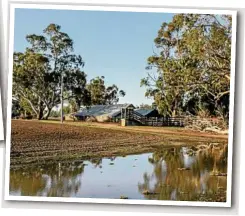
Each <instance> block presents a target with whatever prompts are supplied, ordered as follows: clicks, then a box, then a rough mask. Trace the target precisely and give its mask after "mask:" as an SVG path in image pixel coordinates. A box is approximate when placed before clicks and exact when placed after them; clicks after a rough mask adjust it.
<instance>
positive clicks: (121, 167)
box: [10, 147, 227, 202]
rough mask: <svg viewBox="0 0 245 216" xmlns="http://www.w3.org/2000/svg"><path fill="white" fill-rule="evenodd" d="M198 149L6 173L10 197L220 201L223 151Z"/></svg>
mask: <svg viewBox="0 0 245 216" xmlns="http://www.w3.org/2000/svg"><path fill="white" fill-rule="evenodd" d="M203 148H204V147H203ZM203 148H201V147H200V148H198V149H196V148H191V147H178V148H176V147H169V148H162V149H159V150H158V151H157V152H153V153H147V154H140V155H128V156H125V157H114V158H102V159H94V160H91V161H76V162H74V161H73V162H66V163H56V164H52V165H49V166H44V167H40V166H34V167H33V168H29V169H28V170H17V171H11V174H10V194H11V195H21V196H51V197H81V198H116V199H119V198H120V197H121V198H122V196H124V197H127V198H128V199H153V200H187V201H211V202H212V201H216V202H225V201H226V184H227V178H226V175H225V174H226V167H227V151H226V150H225V149H224V148H221V149H218V150H217V148H216V152H215V151H214V150H213V149H212V151H211V150H207V149H203Z"/></svg>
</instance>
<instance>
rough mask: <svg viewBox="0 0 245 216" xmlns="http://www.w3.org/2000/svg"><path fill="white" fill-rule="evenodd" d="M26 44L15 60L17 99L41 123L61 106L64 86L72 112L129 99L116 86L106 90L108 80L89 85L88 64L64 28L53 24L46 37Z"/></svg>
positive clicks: (44, 33)
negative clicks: (86, 67) (94, 105)
mask: <svg viewBox="0 0 245 216" xmlns="http://www.w3.org/2000/svg"><path fill="white" fill-rule="evenodd" d="M26 40H27V41H28V42H29V47H27V48H26V50H25V52H23V53H20V52H15V53H14V56H13V58H14V65H13V97H14V98H16V100H18V101H19V104H20V106H21V107H22V109H24V110H25V111H28V112H30V113H33V114H35V116H37V118H38V119H47V118H48V117H49V116H50V113H51V110H52V109H53V108H54V107H55V106H57V105H59V104H60V103H61V87H62V86H63V100H68V101H69V102H70V103H71V104H72V108H71V110H69V112H71V111H72V112H73V111H74V112H75V111H77V110H79V109H80V107H81V105H84V106H90V105H91V104H112V103H116V102H117V101H118V97H119V96H124V95H125V92H124V91H122V90H120V91H119V90H118V87H117V86H116V85H112V86H109V87H105V85H104V78H95V79H93V80H92V81H91V83H90V84H89V85H87V80H86V74H85V72H83V71H82V68H83V67H84V61H83V59H82V57H81V56H80V55H77V54H75V53H74V48H73V40H72V39H71V38H70V37H69V35H68V34H67V33H65V32H62V31H61V26H59V25H56V24H50V25H48V26H47V28H45V29H44V30H43V35H35V34H30V35H27V36H26ZM61 85H62V86H61ZM91 97H92V98H91ZM69 109H70V108H69ZM64 111H65V112H66V111H67V112H68V110H66V108H65V110H64ZM52 114H54V113H52Z"/></svg>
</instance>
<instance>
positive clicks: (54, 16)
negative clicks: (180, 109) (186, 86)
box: [14, 9, 173, 105]
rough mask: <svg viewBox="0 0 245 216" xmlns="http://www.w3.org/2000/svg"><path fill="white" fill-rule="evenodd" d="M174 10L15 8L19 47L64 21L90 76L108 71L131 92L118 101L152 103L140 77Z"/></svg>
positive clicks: (112, 79) (109, 81) (16, 46)
mask: <svg viewBox="0 0 245 216" xmlns="http://www.w3.org/2000/svg"><path fill="white" fill-rule="evenodd" d="M172 17H173V14H166V13H145V12H144V13H142V12H141V13H139V12H138V13H137V12H106V11H69V10H46V9H45V10H44V9H16V12H15V39H14V50H15V51H19V52H22V51H24V50H25V48H26V47H27V45H28V43H27V42H26V39H25V36H26V35H27V34H42V31H43V29H45V27H47V26H48V25H49V24H50V23H55V24H58V25H60V26H61V31H63V32H66V33H68V34H69V36H70V37H71V38H72V39H73V41H74V51H75V53H77V54H80V55H81V56H82V57H83V59H84V61H85V67H84V71H85V73H86V74H87V75H88V80H90V79H92V78H94V77H96V76H105V81H106V84H108V85H110V84H116V85H117V86H118V87H119V88H120V89H123V90H125V91H126V96H125V97H124V98H120V100H119V103H133V104H134V105H140V104H141V103H147V104H151V103H152V101H151V100H150V99H147V98H145V96H144V94H145V88H143V87H140V79H141V78H144V77H145V76H146V70H145V66H146V60H147V58H148V57H149V56H150V55H152V54H153V50H152V49H153V47H154V42H153V41H154V39H155V38H156V36H157V32H158V30H159V29H160V26H161V24H162V23H163V22H168V21H170V20H171V19H172Z"/></svg>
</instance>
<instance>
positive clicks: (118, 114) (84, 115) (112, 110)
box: [74, 104, 159, 122]
mask: <svg viewBox="0 0 245 216" xmlns="http://www.w3.org/2000/svg"><path fill="white" fill-rule="evenodd" d="M125 110H127V111H126V112H125ZM128 111H130V112H128ZM129 113H131V114H133V115H136V116H141V117H146V118H149V117H158V116H159V113H158V111H157V110H155V109H136V108H135V107H134V105H133V104H114V105H93V106H91V107H89V108H83V109H81V110H80V111H79V112H77V113H75V114H74V116H75V117H76V118H77V119H78V120H83V121H85V120H86V121H97V122H109V121H112V122H119V120H120V119H121V118H127V117H126V115H128V114H129Z"/></svg>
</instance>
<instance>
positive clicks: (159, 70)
mask: <svg viewBox="0 0 245 216" xmlns="http://www.w3.org/2000/svg"><path fill="white" fill-rule="evenodd" d="M154 42H155V45H156V48H157V51H158V52H157V53H156V52H155V53H154V55H152V56H150V57H149V58H148V60H147V62H148V66H147V68H146V69H148V74H147V77H146V78H143V79H142V80H141V86H145V87H146V88H147V89H146V93H145V95H146V97H152V98H153V99H154V101H155V103H156V104H157V107H158V109H159V111H160V112H161V113H162V114H165V115H171V116H175V115H180V114H181V113H183V112H184V111H187V110H188V109H190V108H191V106H194V107H195V108H193V109H192V110H191V112H193V113H194V114H196V111H194V110H199V109H210V112H211V113H213V114H214V115H216V114H217V112H216V111H217V110H218V109H220V108H221V107H222V110H223V115H225V116H226V118H227V117H228V115H227V112H229V110H228V106H229V102H228V100H227V99H228V98H229V92H230V88H229V86H230V63H231V17H230V16H222V15H221V16H220V15H207V14H205V15H201V14H178V15H175V16H174V17H173V19H172V21H171V22H169V23H163V24H162V26H161V28H160V30H159V31H158V36H157V38H155V40H154Z"/></svg>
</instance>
